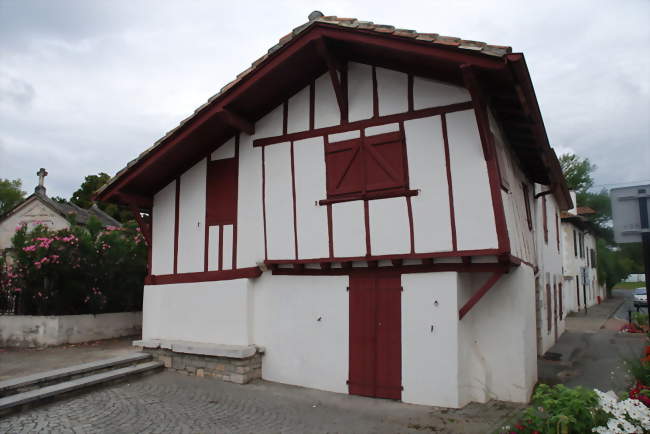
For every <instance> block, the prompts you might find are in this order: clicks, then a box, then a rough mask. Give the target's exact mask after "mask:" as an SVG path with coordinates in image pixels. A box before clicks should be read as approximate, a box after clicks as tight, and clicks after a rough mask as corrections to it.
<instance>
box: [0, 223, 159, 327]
mask: <svg viewBox="0 0 650 434" xmlns="http://www.w3.org/2000/svg"><path fill="white" fill-rule="evenodd" d="M12 241H13V246H14V250H15V254H14V255H13V261H12V263H11V264H8V263H4V264H0V265H2V267H1V269H0V300H1V299H3V298H4V299H5V304H7V300H9V299H10V297H11V296H12V295H14V294H15V295H17V296H18V298H17V300H18V301H17V304H18V306H17V308H16V309H15V310H16V313H21V314H26V315H65V314H82V313H100V312H118V311H132V310H139V309H141V308H142V288H143V280H144V277H145V274H146V260H147V259H146V255H147V248H146V245H145V243H144V238H143V236H142V235H141V234H140V232H139V229H138V228H137V227H136V225H135V223H132V224H127V225H125V226H124V227H121V228H118V227H106V228H102V225H101V224H100V223H99V222H98V221H97V220H95V219H91V220H90V221H89V222H88V224H87V225H86V226H85V227H81V226H72V227H71V228H70V229H64V230H59V231H51V230H49V229H48V228H46V227H44V226H37V227H36V228H34V229H33V230H31V231H28V230H27V228H26V227H25V226H20V227H18V228H17V230H16V233H15V235H14V237H13V240H12ZM7 262H8V261H7ZM3 295H4V297H3ZM2 304H3V301H0V305H2ZM0 307H1V306H0Z"/></svg>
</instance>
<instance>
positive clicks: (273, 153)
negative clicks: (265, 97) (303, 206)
mask: <svg viewBox="0 0 650 434" xmlns="http://www.w3.org/2000/svg"><path fill="white" fill-rule="evenodd" d="M264 152H265V154H264V167H265V170H264V174H265V177H266V178H265V184H264V186H265V190H264V194H265V206H266V239H267V247H268V257H269V259H287V258H295V246H294V227H293V185H292V179H291V143H289V142H285V143H278V144H276V145H273V146H269V147H267V148H266V149H265V150H264Z"/></svg>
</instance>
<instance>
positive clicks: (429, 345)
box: [402, 273, 465, 407]
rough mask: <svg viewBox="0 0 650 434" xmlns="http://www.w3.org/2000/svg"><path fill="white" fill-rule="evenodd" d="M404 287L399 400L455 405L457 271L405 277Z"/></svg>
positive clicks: (456, 381) (461, 373)
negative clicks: (400, 390)
mask: <svg viewBox="0 0 650 434" xmlns="http://www.w3.org/2000/svg"><path fill="white" fill-rule="evenodd" d="M402 287H403V288H404V291H403V292H402V386H403V387H404V390H403V391H402V401H404V402H409V403H413V404H422V405H435V406H441V407H459V406H460V401H459V394H458V386H459V385H458V381H459V376H460V375H463V374H465V373H464V372H459V369H458V367H459V366H458V363H459V360H458V308H459V307H458V282H457V273H417V274H404V275H402ZM436 302H437V305H436ZM432 327H433V329H432Z"/></svg>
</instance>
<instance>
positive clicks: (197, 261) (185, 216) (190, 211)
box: [178, 159, 207, 273]
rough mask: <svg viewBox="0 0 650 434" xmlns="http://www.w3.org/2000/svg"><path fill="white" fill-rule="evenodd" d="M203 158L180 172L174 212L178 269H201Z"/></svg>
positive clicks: (203, 245)
mask: <svg viewBox="0 0 650 434" xmlns="http://www.w3.org/2000/svg"><path fill="white" fill-rule="evenodd" d="M206 169H207V164H206V160H205V159H202V160H201V161H199V162H198V163H196V164H195V165H194V166H192V167H191V168H190V169H188V170H187V171H186V172H185V173H184V174H183V175H181V187H180V195H179V203H178V208H179V213H178V220H179V221H178V272H179V273H192V272H199V271H203V269H204V266H205V257H204V252H205V186H206Z"/></svg>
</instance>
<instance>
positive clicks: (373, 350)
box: [348, 274, 402, 399]
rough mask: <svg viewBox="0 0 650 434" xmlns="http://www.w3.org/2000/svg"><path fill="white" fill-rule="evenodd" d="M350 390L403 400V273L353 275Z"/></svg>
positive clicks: (354, 392) (353, 392)
mask: <svg viewBox="0 0 650 434" xmlns="http://www.w3.org/2000/svg"><path fill="white" fill-rule="evenodd" d="M348 384H349V392H350V393H351V394H354V395H362V396H372V397H377V398H389V399H401V395H402V392H401V390H402V387H401V386H402V345H401V284H400V276H399V275H383V274H380V275H352V276H350V364H349V380H348Z"/></svg>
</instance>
